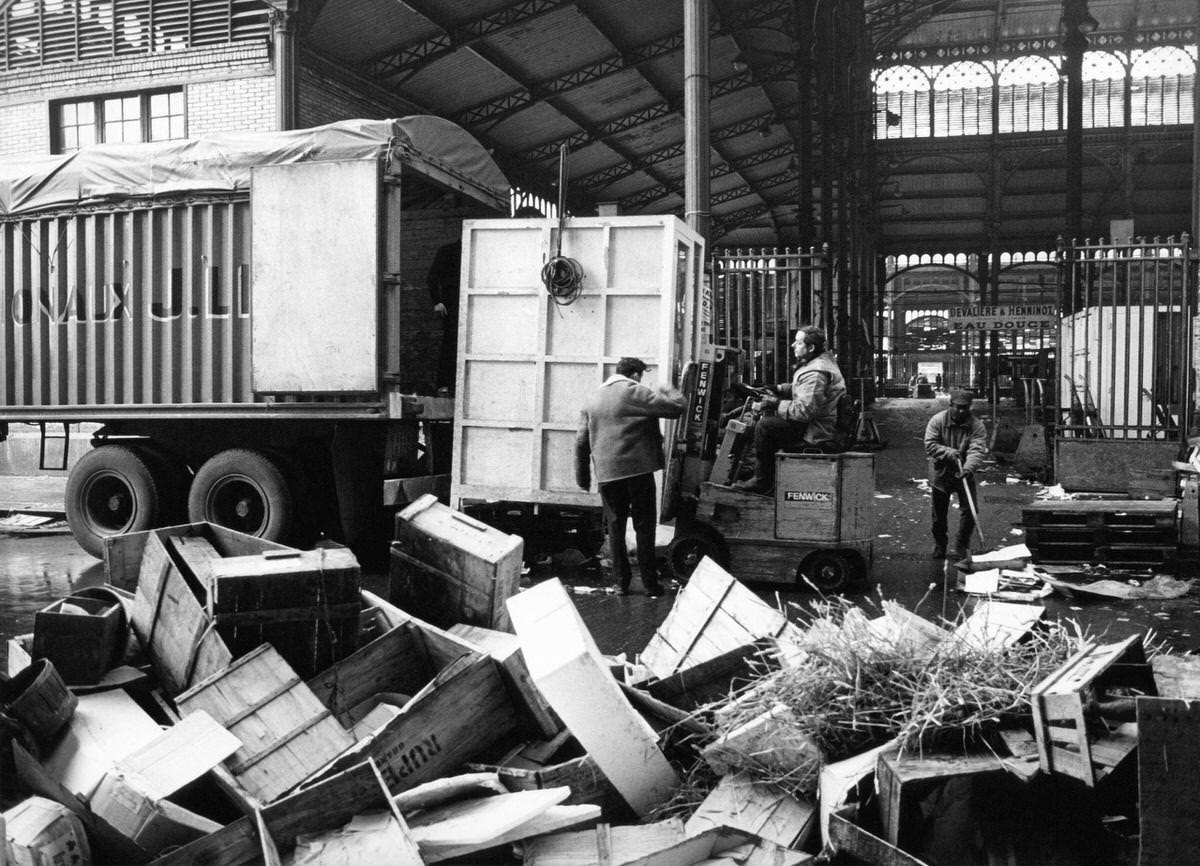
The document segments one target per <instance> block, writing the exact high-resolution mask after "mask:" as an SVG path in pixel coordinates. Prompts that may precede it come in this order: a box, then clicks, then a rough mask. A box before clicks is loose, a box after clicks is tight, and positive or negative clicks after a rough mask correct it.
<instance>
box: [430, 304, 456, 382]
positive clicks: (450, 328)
mask: <svg viewBox="0 0 1200 866" xmlns="http://www.w3.org/2000/svg"><path fill="white" fill-rule="evenodd" d="M456 315H457V314H455V316H456ZM457 373H458V319H457V318H448V319H446V322H445V324H444V325H443V327H442V342H441V344H440V345H439V346H438V359H437V382H436V383H435V384H436V385H437V386H438V387H439V388H450V389H451V390H453V389H454V378H455V376H456V375H457Z"/></svg>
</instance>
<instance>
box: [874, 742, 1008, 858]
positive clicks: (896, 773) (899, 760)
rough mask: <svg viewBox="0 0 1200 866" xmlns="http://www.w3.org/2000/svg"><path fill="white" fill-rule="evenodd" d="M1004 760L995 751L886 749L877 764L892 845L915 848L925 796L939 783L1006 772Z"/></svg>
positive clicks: (884, 821)
mask: <svg viewBox="0 0 1200 866" xmlns="http://www.w3.org/2000/svg"><path fill="white" fill-rule="evenodd" d="M1004 772H1006V770H1005V769H1004V763H1003V761H1002V760H1001V759H1000V758H998V757H996V756H995V755H993V754H992V753H990V752H988V753H983V754H975V755H965V754H935V753H929V752H926V753H924V754H921V755H915V754H912V755H910V754H905V755H900V754H897V753H895V752H886V753H884V754H882V755H880V756H879V761H878V763H877V764H876V767H875V785H876V788H877V789H878V791H879V815H880V823H882V825H883V838H884V839H886V840H887V841H888V843H890V844H892V845H896V846H897V847H900V848H904V849H911V848H912V847H913V845H914V844H915V843H916V841H917V840H916V839H915V838H913V834H912V829H913V828H914V827H917V828H919V827H920V825H921V822H922V818H921V814H920V812H921V800H922V798H924V797H925V796H926V795H927V794H929V792H930V791H932V790H933V789H934V788H935V787H937V786H938V785H941V784H944V783H945V782H946V781H948V780H949V779H952V778H958V779H961V778H964V777H967V778H972V777H975V776H980V775H987V774H990V773H1004Z"/></svg>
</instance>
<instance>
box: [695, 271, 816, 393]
mask: <svg viewBox="0 0 1200 866" xmlns="http://www.w3.org/2000/svg"><path fill="white" fill-rule="evenodd" d="M829 261H830V260H829V255H828V251H827V250H824V249H822V250H817V249H810V250H807V251H805V250H789V249H766V248H763V249H749V250H740V249H739V250H717V251H715V252H714V254H713V257H712V266H713V268H712V274H713V297H714V299H715V303H716V310H715V313H716V317H715V338H716V343H717V344H718V345H723V346H732V347H733V348H736V349H738V350H740V352H741V358H742V371H741V373H742V380H743V381H747V382H751V381H752V382H783V381H786V380H787V379H788V378H789V377H790V376H791V367H792V352H791V342H792V333H793V332H794V331H795V329H796V328H798V327H800V326H801V325H806V324H816V325H818V326H820V327H822V328H824V329H825V331H826V333H829V332H830V327H829V326H830V322H829V321H827V319H828V318H829V313H828V304H829V302H830V300H831V294H830V292H831V290H832V286H831V283H832V275H831V272H830V269H829Z"/></svg>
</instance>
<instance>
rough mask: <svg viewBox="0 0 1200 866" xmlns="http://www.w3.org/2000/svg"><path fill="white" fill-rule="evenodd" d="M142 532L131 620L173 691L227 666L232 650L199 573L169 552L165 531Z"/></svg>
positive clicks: (166, 688)
mask: <svg viewBox="0 0 1200 866" xmlns="http://www.w3.org/2000/svg"><path fill="white" fill-rule="evenodd" d="M161 532H163V533H169V530H163V531H161ZM138 534H139V535H143V536H145V537H144V538H143V539H141V541H142V544H141V546H140V549H141V551H142V554H141V556H142V562H141V569H140V573H141V576H140V578H139V579H138V582H137V591H136V592H135V593H134V599H133V614H132V616H131V617H130V622H131V625H132V626H133V631H134V634H135V635H137V638H138V640H139V641H140V642H141V644H142V646H143V647H144V648H145V650H146V654H147V655H148V656H149V657H150V665H151V667H152V668H153V670H154V674H155V676H157V677H158V681H159V683H160V684H161V685H162V688H163V691H164V692H165V693H166V694H167V696H168V697H174V696H176V695H178V694H179V693H180V692H183V691H186V690H187V689H188V688H189V687H190V686H191V685H192V684H194V683H197V682H199V681H200V680H203V679H205V678H206V677H209V676H212V675H214V674H216V673H218V672H219V671H221V670H223V669H224V668H225V666H226V665H228V664H229V663H230V662H231V661H232V660H233V653H231V652H230V651H229V647H228V646H227V645H226V644H225V640H224V638H222V637H221V635H220V634H218V633H217V632H216V631H215V630H214V629H213V628H212V621H211V620H210V619H209V616H208V614H207V613H206V612H205V610H204V605H203V603H202V602H201V600H200V598H199V596H198V593H199V592H202V590H201V588H200V587H199V586H198V585H197V584H196V580H195V577H194V576H193V575H192V574H191V573H190V570H188V569H187V568H186V567H184V568H181V567H180V565H179V563H178V562H177V560H176V559H175V558H174V557H173V556H172V554H171V553H170V550H169V548H168V546H167V543H166V538H167V534H162V535H160V534H158V532H148V533H138Z"/></svg>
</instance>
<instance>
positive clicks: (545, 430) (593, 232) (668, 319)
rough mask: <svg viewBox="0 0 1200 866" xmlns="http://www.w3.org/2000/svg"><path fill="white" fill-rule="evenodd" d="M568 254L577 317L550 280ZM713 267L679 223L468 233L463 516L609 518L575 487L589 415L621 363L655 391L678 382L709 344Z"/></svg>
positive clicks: (457, 470) (630, 219)
mask: <svg viewBox="0 0 1200 866" xmlns="http://www.w3.org/2000/svg"><path fill="white" fill-rule="evenodd" d="M560 235H561V236H560ZM560 248H561V254H562V255H563V256H566V257H570V258H572V259H574V260H576V261H577V262H579V264H580V265H581V266H582V268H583V274H584V277H583V282H582V287H581V290H580V292H579V294H578V296H577V297H576V298H575V299H574V300H573V301H572V302H571V303H570V304H558V303H555V299H554V298H553V297H551V296H550V294H549V293H548V292H547V291H546V288H545V286H544V285H543V284H542V280H541V268H542V265H543V264H544V263H545V262H547V261H548V260H549V259H550V258H551V257H552V256H554V255H556V254H557V253H558V250H559V249H560ZM704 262H705V257H704V239H703V238H702V237H701V236H700V235H697V234H696V233H695V232H693V231H692V230H691V229H689V228H688V227H687V226H686V225H685V224H684V223H683V222H682V221H680V220H679V219H678V218H676V217H673V216H616V217H583V218H571V219H568V220H567V221H566V223H565V224H564V225H563V226H562V227H561V229H560V226H559V225H558V224H557V223H555V222H554V221H552V220H544V219H541V220H512V219H503V220H499V219H496V220H466V221H465V222H464V223H463V267H462V287H461V290H460V291H461V296H462V302H461V307H460V314H459V317H460V321H459V329H458V334H459V346H458V357H459V362H458V363H459V366H458V376H457V388H456V390H455V403H454V449H453V466H452V469H451V489H450V502H451V504H452V505H454V504H459V503H461V502H462V501H463V500H464V499H480V500H511V501H516V502H539V503H551V504H559V505H590V506H597V505H599V497H598V496H597V494H596V493H595V492H594V491H593V492H585V491H582V490H580V489H579V488H578V487H577V486H576V485H575V470H574V456H573V455H574V440H575V430H576V427H577V426H578V423H579V412H580V410H581V409H582V408H583V404H584V401H585V400H587V398H588V395H589V394H591V392H592V391H594V390H595V389H596V388H598V387H599V386H600V384H601V383H602V382H603V381H604V379H605V378H606V377H607V376H608V375H610V374H611V373H612V372H613V369H614V368H615V366H616V363H617V361H618V360H620V358H621V357H622V356H636V357H639V358H641V359H642V360H644V361H645V362H646V364H647V365H648V369H647V370H646V374H645V380H644V381H645V383H646V384H653V383H656V382H659V383H678V382H679V379H680V376H681V374H682V367H683V364H685V363H687V362H688V361H690V360H691V359H693V358H695V357H697V354H698V352H697V346H698V345H699V344H700V342H701V339H702V336H704V337H706V336H707V334H704V333H703V330H704V322H703V320H704V316H705V314H706V313H707V314H711V305H710V304H706V303H704V301H702V300H701V287H702V276H703V269H704ZM673 439H674V436H673V435H668V436H667V441H668V442H669V441H672V440H673Z"/></svg>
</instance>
